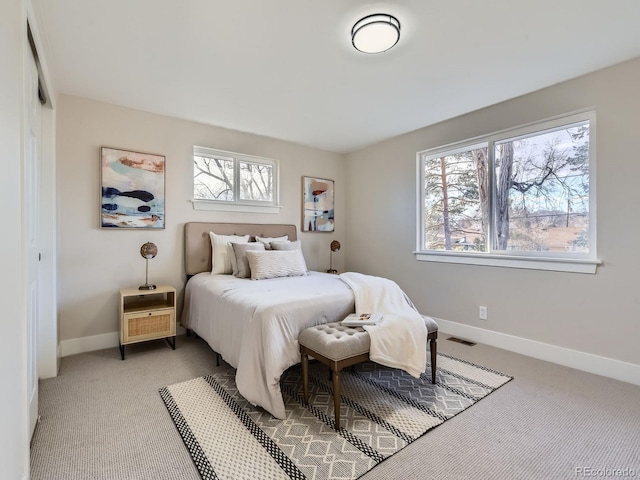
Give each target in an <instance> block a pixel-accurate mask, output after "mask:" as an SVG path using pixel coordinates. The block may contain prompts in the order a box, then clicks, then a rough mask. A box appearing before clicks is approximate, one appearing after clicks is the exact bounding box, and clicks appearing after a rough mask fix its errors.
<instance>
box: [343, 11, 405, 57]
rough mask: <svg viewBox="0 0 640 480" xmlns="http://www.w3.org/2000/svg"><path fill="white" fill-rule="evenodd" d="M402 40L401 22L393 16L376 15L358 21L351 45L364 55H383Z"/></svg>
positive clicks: (354, 28)
mask: <svg viewBox="0 0 640 480" xmlns="http://www.w3.org/2000/svg"><path fill="white" fill-rule="evenodd" d="M398 40H400V22H399V21H398V19H397V18H396V17H394V16H393V15H388V14H385V13H375V14H373V15H367V16H366V17H363V18H361V19H360V20H358V21H357V22H356V23H355V25H354V26H353V28H352V29H351V43H353V46H354V47H355V48H356V50H359V51H360V52H363V53H382V52H386V51H387V50H389V49H390V48H391V47H393V46H394V45H395V44H396V43H398Z"/></svg>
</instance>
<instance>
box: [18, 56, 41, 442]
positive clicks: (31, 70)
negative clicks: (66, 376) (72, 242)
mask: <svg viewBox="0 0 640 480" xmlns="http://www.w3.org/2000/svg"><path fill="white" fill-rule="evenodd" d="M25 57H26V58H25V77H24V79H25V102H24V105H25V109H26V112H25V129H24V135H25V138H24V143H25V145H24V148H25V159H24V162H25V164H24V170H23V172H24V173H23V219H22V221H23V223H22V228H23V238H24V242H25V249H24V251H25V269H26V270H25V282H26V288H25V292H26V297H27V298H26V300H27V305H26V308H27V346H26V347H27V401H28V403H29V436H30V437H31V435H33V431H34V429H35V426H36V422H37V420H38V364H37V354H38V339H37V331H38V314H39V311H38V310H39V309H38V305H39V285H40V248H39V247H40V245H39V235H38V232H39V225H40V219H39V215H38V205H39V204H40V203H39V202H40V198H39V192H40V161H41V160H40V144H41V124H42V121H41V117H42V105H41V104H40V98H39V96H38V68H37V66H36V61H35V59H34V57H33V54H32V52H31V50H30V49H26V53H25Z"/></svg>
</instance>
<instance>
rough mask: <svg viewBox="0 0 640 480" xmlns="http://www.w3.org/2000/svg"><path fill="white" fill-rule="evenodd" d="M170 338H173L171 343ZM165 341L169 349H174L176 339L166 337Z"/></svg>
mask: <svg viewBox="0 0 640 480" xmlns="http://www.w3.org/2000/svg"><path fill="white" fill-rule="evenodd" d="M171 338H173V343H172V342H171V340H170V339H171ZM165 340H166V341H167V343H168V344H169V346H170V347H171V348H173V349H174V350H175V349H176V337H166V338H165Z"/></svg>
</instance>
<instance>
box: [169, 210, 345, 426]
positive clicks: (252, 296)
mask: <svg viewBox="0 0 640 480" xmlns="http://www.w3.org/2000/svg"><path fill="white" fill-rule="evenodd" d="M209 232H214V233H217V234H220V235H247V234H248V235H250V236H251V240H253V239H254V238H255V237H256V236H261V237H279V236H282V235H287V236H288V239H289V240H291V241H294V240H296V239H297V231H296V227H295V225H274V224H269V225H262V224H238V223H233V224H232V223H203V222H192V223H187V224H186V225H185V270H186V273H187V277H188V278H189V280H188V282H187V286H186V289H185V302H184V309H183V314H182V319H181V323H182V326H183V327H185V328H187V329H189V330H193V331H194V332H195V333H197V334H198V335H199V336H200V337H202V338H203V339H204V340H205V341H206V342H207V343H208V344H209V346H210V347H211V348H212V349H213V350H214V351H215V352H217V353H218V354H220V355H221V356H222V358H223V359H224V360H225V361H226V362H227V363H229V364H230V365H231V366H232V367H234V368H235V369H236V383H237V386H238V391H239V392H240V393H241V394H242V395H243V396H244V397H245V398H246V399H247V400H249V401H250V402H252V403H254V404H256V405H259V406H261V407H263V408H264V409H265V410H267V411H268V412H269V413H271V414H272V415H273V416H275V417H276V418H285V409H284V402H283V400H282V394H281V391H280V376H281V375H282V373H283V372H284V371H285V370H286V369H287V368H289V367H291V366H292V365H295V364H297V363H299V361H300V353H299V349H298V335H299V333H300V332H301V331H302V330H304V329H305V328H307V327H310V326H313V325H318V324H321V323H328V322H333V321H337V320H341V319H343V318H344V317H345V316H346V315H347V314H349V313H351V312H353V311H354V295H353V292H352V290H351V289H350V288H349V287H348V286H347V285H346V284H345V283H344V282H343V281H342V280H340V278H339V277H338V276H337V275H333V274H327V273H321V272H308V274H307V275H304V276H297V277H281V278H271V279H265V280H250V279H245V278H236V277H234V276H233V275H214V274H211V241H210V239H209Z"/></svg>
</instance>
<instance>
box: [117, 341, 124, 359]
mask: <svg viewBox="0 0 640 480" xmlns="http://www.w3.org/2000/svg"><path fill="white" fill-rule="evenodd" d="M118 345H119V346H120V359H121V360H124V345H122V344H121V343H119V344H118Z"/></svg>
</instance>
